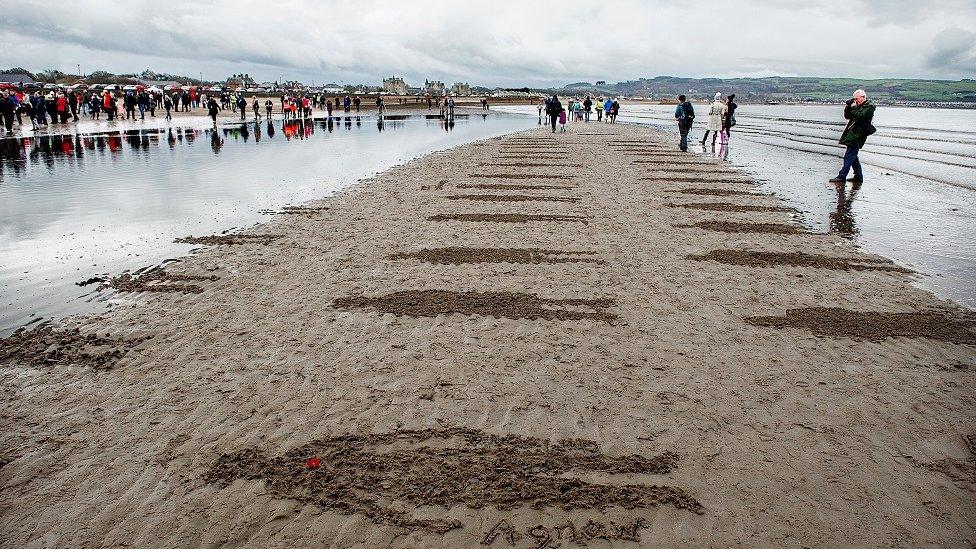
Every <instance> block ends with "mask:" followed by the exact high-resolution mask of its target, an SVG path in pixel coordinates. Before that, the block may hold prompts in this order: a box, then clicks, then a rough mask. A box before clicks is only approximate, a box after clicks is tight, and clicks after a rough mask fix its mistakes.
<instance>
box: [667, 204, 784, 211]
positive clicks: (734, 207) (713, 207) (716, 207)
mask: <svg viewBox="0 0 976 549" xmlns="http://www.w3.org/2000/svg"><path fill="white" fill-rule="evenodd" d="M667 206H669V207H671V208H690V209H692V210H708V211H713V212H792V211H794V210H793V208H785V207H782V206H754V205H751V204H747V205H743V204H730V203H728V202H693V203H690V204H672V203H669V204H667Z"/></svg>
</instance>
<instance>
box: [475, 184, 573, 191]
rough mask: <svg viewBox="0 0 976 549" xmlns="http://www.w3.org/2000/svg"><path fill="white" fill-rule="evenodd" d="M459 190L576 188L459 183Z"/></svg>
mask: <svg viewBox="0 0 976 549" xmlns="http://www.w3.org/2000/svg"><path fill="white" fill-rule="evenodd" d="M457 188H459V189H495V190H509V191H531V190H565V189H573V188H574V187H572V186H569V185H519V184H516V183H512V184H507V183H474V184H469V183H459V184H458V186H457Z"/></svg>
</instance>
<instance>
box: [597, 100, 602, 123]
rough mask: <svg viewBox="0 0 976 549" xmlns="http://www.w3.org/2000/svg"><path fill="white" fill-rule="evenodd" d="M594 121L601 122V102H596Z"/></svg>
mask: <svg viewBox="0 0 976 549" xmlns="http://www.w3.org/2000/svg"><path fill="white" fill-rule="evenodd" d="M596 121H597V122H603V100H602V99H597V100H596Z"/></svg>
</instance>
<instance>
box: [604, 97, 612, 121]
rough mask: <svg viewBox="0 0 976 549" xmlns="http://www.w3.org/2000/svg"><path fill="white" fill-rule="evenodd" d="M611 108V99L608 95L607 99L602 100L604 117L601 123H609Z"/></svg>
mask: <svg viewBox="0 0 976 549" xmlns="http://www.w3.org/2000/svg"><path fill="white" fill-rule="evenodd" d="M611 109H613V99H610V98H609V97H608V98H607V100H606V101H604V102H603V111H604V114H605V115H606V116H605V117H604V119H603V123H604V124H609V123H610V110H611Z"/></svg>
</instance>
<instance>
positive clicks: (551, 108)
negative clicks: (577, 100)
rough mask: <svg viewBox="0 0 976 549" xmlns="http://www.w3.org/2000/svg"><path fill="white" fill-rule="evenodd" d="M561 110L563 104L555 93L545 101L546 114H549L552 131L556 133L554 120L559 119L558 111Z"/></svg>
mask: <svg viewBox="0 0 976 549" xmlns="http://www.w3.org/2000/svg"><path fill="white" fill-rule="evenodd" d="M562 110H563V104H562V103H560V102H559V98H558V97H556V96H555V95H554V96H552V98H551V99H549V101H548V102H547V103H546V114H547V115H549V123H550V124H552V133H556V121H557V120H558V119H559V113H560V112H561V111H562Z"/></svg>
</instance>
